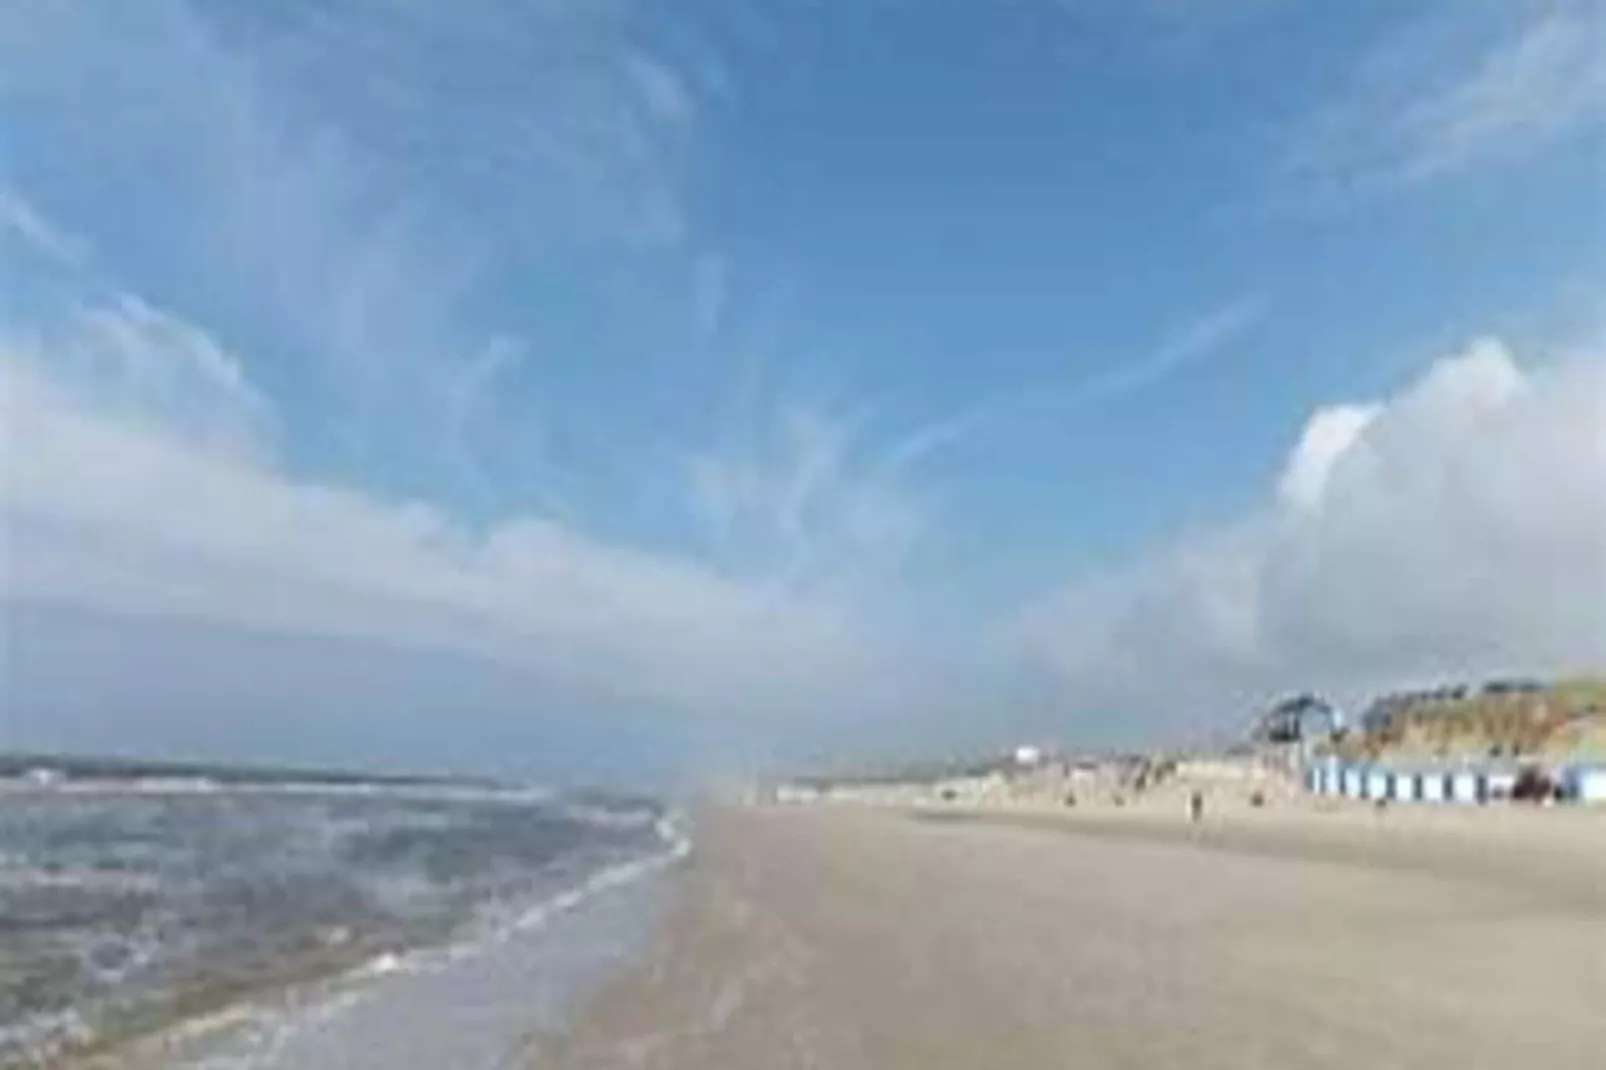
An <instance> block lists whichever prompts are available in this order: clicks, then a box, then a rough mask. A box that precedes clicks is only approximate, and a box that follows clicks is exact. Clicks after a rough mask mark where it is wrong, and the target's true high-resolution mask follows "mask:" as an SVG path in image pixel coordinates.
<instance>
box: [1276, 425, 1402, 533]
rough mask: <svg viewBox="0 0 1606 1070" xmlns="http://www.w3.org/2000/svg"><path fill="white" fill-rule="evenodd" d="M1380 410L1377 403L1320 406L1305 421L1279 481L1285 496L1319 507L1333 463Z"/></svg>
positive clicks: (1291, 501)
mask: <svg viewBox="0 0 1606 1070" xmlns="http://www.w3.org/2000/svg"><path fill="white" fill-rule="evenodd" d="M1377 414H1378V407H1377V406H1376V405H1333V406H1331V407H1329V408H1325V409H1319V410H1317V412H1316V414H1315V415H1314V416H1312V417H1311V418H1310V421H1309V422H1308V423H1307V424H1306V425H1305V431H1304V433H1303V434H1301V435H1300V437H1299V445H1297V446H1295V447H1294V452H1293V454H1292V456H1290V457H1289V458H1288V464H1287V465H1286V466H1284V468H1283V475H1282V479H1280V480H1279V481H1278V483H1277V490H1278V493H1279V494H1280V495H1281V497H1282V500H1283V501H1284V502H1287V503H1288V504H1289V505H1291V506H1294V507H1297V508H1302V509H1315V508H1318V507H1319V506H1320V505H1321V501H1322V495H1323V493H1325V492H1326V490H1327V477H1328V476H1329V475H1331V474H1332V471H1333V466H1334V465H1336V464H1337V463H1338V462H1339V461H1340V460H1341V459H1343V456H1344V454H1345V453H1347V452H1349V450H1350V448H1351V447H1352V446H1354V445H1355V442H1356V440H1357V439H1359V438H1360V436H1361V434H1362V432H1364V431H1365V430H1366V427H1367V425H1368V424H1370V423H1371V422H1372V421H1373V420H1374V419H1376V417H1377Z"/></svg>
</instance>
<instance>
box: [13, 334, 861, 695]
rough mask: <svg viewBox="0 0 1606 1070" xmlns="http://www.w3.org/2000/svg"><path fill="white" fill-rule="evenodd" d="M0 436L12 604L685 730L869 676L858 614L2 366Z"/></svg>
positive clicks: (42, 371) (19, 366) (34, 366)
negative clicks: (538, 680) (433, 666)
mask: <svg viewBox="0 0 1606 1070" xmlns="http://www.w3.org/2000/svg"><path fill="white" fill-rule="evenodd" d="M166 326H170V325H164V329H165V328H166ZM179 353H180V355H179V361H180V362H184V361H188V360H190V358H191V357H192V356H193V354H191V353H188V352H187V351H186V350H185V349H184V348H183V347H180V350H179ZM212 355H215V354H212ZM208 359H210V358H208ZM207 374H210V373H207ZM225 378H226V376H225ZM209 381H211V380H209ZM0 423H3V425H4V426H5V428H6V430H7V438H6V443H5V450H4V455H3V469H0V476H3V479H0V524H3V526H4V529H5V532H6V536H7V545H6V551H7V552H6V561H5V570H4V575H3V587H0V594H3V595H5V596H7V597H10V598H27V599H40V600H46V601H55V602H66V603H70V604H74V605H79V606H86V607H89V608H94V609H99V610H111V611H119V612H127V613H133V614H144V615H149V614H159V615H170V616H176V617H180V618H190V619H196V620H201V621H208V622H212V623H216V624H222V625H230V626H241V627H250V628H259V629H269V630H277V631H284V632H289V633H294V634H303V635H329V636H343V637H355V638H361V639H376V640H381V641H385V642H391V643H400V644H404V645H417V646H421V647H429V648H437V649H442V650H446V651H452V652H457V653H469V654H473V655H477V656H482V657H488V658H492V659H496V660H499V661H503V662H506V663H508V664H511V665H513V666H516V667H519V668H524V669H529V670H531V671H534V672H537V673H539V674H541V675H542V676H543V678H545V679H548V680H551V681H554V682H556V683H559V684H569V685H573V686H580V687H589V688H592V689H594V690H595V691H598V692H602V693H611V694H625V695H631V696H635V697H637V698H639V699H640V700H642V701H646V702H651V703H655V704H659V705H663V706H672V707H679V708H681V709H683V710H695V711H697V712H699V713H717V712H721V711H732V710H741V711H746V712H749V713H752V714H754V715H757V716H763V715H764V714H765V713H767V712H771V711H793V712H796V711H798V710H799V709H806V708H807V707H808V706H809V705H810V704H811V703H813V702H818V701H822V700H823V699H824V697H825V696H826V695H828V694H835V695H836V696H837V697H838V698H840V697H841V696H842V695H843V694H847V693H850V692H851V691H852V689H853V688H854V686H855V684H856V683H862V682H863V681H865V680H866V679H868V667H869V665H870V663H871V662H872V661H873V660H874V658H875V657H876V652H875V651H876V640H875V639H873V637H872V633H869V632H867V631H866V630H865V628H866V627H867V625H866V624H865V622H864V621H863V620H861V619H857V618H859V617H860V615H859V614H857V613H856V612H855V611H854V610H855V608H856V607H851V606H844V605H841V604H836V603H832V602H830V601H827V600H823V599H816V598H813V597H811V596H810V595H808V594H807V593H805V592H800V591H797V590H794V589H792V588H790V587H788V586H786V585H778V584H773V583H766V584H758V583H753V584H746V583H742V582H738V581H735V580H732V579H729V578H727V577H725V576H722V575H720V574H719V573H717V572H715V571H713V570H711V569H709V568H707V567H705V566H702V565H700V564H697V563H695V562H693V561H691V560H688V559H681V558H675V557H672V556H667V555H665V556H659V555H653V554H648V553H643V552H639V551H636V550H632V549H628V548H624V547H620V546H614V545H609V544H606V543H603V542H600V541H597V540H594V539H591V538H588V537H587V536H585V535H584V534H582V533H580V532H577V531H575V530H572V529H570V528H566V527H564V526H561V525H558V524H555V523H552V522H550V521H546V520H540V519H534V518H515V519H511V520H508V521H505V522H502V523H499V524H496V525H493V526H491V527H489V528H486V529H483V530H478V529H473V528H469V527H466V526H464V525H462V524H459V523H456V522H454V521H452V520H450V519H448V518H447V517H445V516H444V515H442V514H440V513H438V512H436V511H435V510H433V509H431V508H429V507H427V506H424V505H420V504H417V503H392V502H385V501H381V500H377V499H375V498H372V497H369V496H367V495H364V494H362V493H358V492H355V491H351V490H346V489H342V488H339V487H335V486H330V485H325V484H320V483H317V482H313V481H306V480H300V479H297V478H294V477H292V476H290V475H288V474H286V473H285V472H284V471H282V470H281V469H279V468H277V467H275V466H274V465H273V464H271V463H269V462H268V461H266V460H264V459H262V458H260V457H252V456H242V455H240V454H238V453H234V452H230V451H228V450H224V449H219V448H215V447H213V446H210V445H208V444H207V443H204V442H198V441H197V440H195V439H193V438H191V437H188V436H186V435H185V434H183V433H182V432H181V431H178V430H175V429H174V428H172V427H169V426H164V425H162V424H159V423H156V422H149V421H145V420H141V419H137V418H134V417H133V416H132V415H131V414H129V413H128V412H125V411H118V410H113V409H109V408H106V407H103V406H99V405H97V404H94V403H92V402H90V401H89V400H87V399H85V398H84V397H82V396H80V395H79V394H78V393H76V392H75V391H74V390H73V389H72V388H71V387H70V386H69V385H67V384H63V383H61V382H59V381H57V380H56V379H54V378H53V377H52V375H51V373H50V371H49V369H48V368H46V367H42V366H41V365H40V364H39V363H38V362H36V361H32V360H28V359H20V358H18V357H17V356H15V355H12V354H8V355H7V356H6V358H5V359H4V360H3V362H0ZM837 688H841V689H843V690H842V691H835V690H833V689H837Z"/></svg>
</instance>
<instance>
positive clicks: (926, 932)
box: [530, 806, 1606, 1070]
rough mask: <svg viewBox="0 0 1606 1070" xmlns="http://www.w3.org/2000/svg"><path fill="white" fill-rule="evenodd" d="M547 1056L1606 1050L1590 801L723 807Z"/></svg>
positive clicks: (1251, 1059) (1310, 1061)
mask: <svg viewBox="0 0 1606 1070" xmlns="http://www.w3.org/2000/svg"><path fill="white" fill-rule="evenodd" d="M671 897H672V898H671V900H670V902H669V904H668V905H667V906H666V907H665V913H664V916H663V918H662V920H661V924H660V926H659V931H658V933H657V936H656V939H655V941H654V943H653V946H652V950H651V952H650V954H649V955H648V956H647V957H646V958H645V959H644V960H643V961H642V962H641V963H640V964H639V965H638V966H636V967H635V968H633V969H632V970H631V971H629V972H626V973H625V974H623V975H622V976H620V977H618V978H617V979H616V980H615V981H614V982H612V983H610V984H609V985H608V986H607V987H606V988H604V989H603V990H602V991H600V992H599V993H598V994H597V995H596V996H595V997H594V998H593V999H591V1000H590V1001H589V1002H587V1003H585V1004H584V1005H582V1006H581V1007H580V1008H578V1010H577V1012H576V1014H575V1015H574V1017H573V1019H572V1022H571V1027H570V1028H569V1030H568V1031H567V1032H566V1033H565V1034H564V1035H562V1036H546V1037H541V1038H539V1039H538V1040H537V1041H536V1042H535V1043H534V1045H533V1048H532V1051H531V1055H530V1065H531V1066H532V1067H539V1068H567V1070H591V1068H609V1070H622V1068H641V1070H786V1068H793V1067H797V1068H802V1067H809V1068H826V1070H872V1068H874V1070H898V1068H910V1070H916V1068H918V1070H960V1068H976V1070H983V1068H988V1070H1008V1068H1012V1067H1020V1068H1028V1067H1029V1068H1033V1070H1036V1068H1046V1067H1092V1068H1105V1067H1111V1068H1117V1067H1132V1068H1141V1067H1181V1066H1187V1067H1220V1068H1223V1070H1226V1068H1234V1070H1240V1068H1245V1067H1267V1068H1280V1070H1286V1068H1300V1067H1330V1066H1331V1067H1337V1066H1367V1067H1402V1068H1403V1067H1411V1068H1435V1067H1456V1068H1460V1070H1465V1068H1468V1067H1510V1066H1513V1065H1532V1064H1534V1063H1535V1062H1536V1061H1538V1062H1542V1063H1543V1064H1544V1065H1551V1066H1558V1067H1583V1066H1596V1065H1603V1064H1606V1016H1603V1008H1606V820H1603V815H1600V814H1590V813H1569V814H1560V813H1515V812H1512V813H1506V812H1501V813H1493V812H1488V811H1485V812H1481V813H1478V814H1475V815H1473V814H1461V813H1449V812H1443V811H1435V812H1428V811H1425V810H1418V811H1413V812H1410V813H1406V812H1396V813H1389V814H1387V815H1379V814H1376V813H1372V812H1369V811H1367V810H1365V809H1362V808H1352V809H1347V810H1340V811H1336V812H1325V813H1324V812H1318V811H1315V810H1312V809H1309V808H1296V809H1290V810H1287V811H1283V812H1270V813H1259V812H1257V813H1255V814H1250V813H1248V812H1244V813H1241V814H1239V813H1234V814H1212V815H1210V817H1209V818H1208V819H1207V820H1206V822H1204V823H1203V824H1202V825H1201V826H1197V827H1195V826H1190V825H1188V824H1187V823H1186V822H1185V821H1183V820H1181V818H1180V816H1178V815H1171V814H1163V813H1114V812H1104V813H1092V812H1088V813H1076V814H1053V813H1040V814H1033V813H1012V812H995V813H953V812H950V813H928V814H923V815H921V814H911V813H908V812H906V811H901V810H896V809H892V808H873V807H854V806H818V807H794V808H786V807H758V808H748V809H743V808H721V809H713V810H709V811H707V812H705V813H704V814H703V815H702V816H701V819H700V821H699V824H698V829H697V849H696V851H695V852H694V854H693V856H692V858H691V859H690V860H689V861H688V862H687V863H686V864H685V865H684V867H683V868H682V869H681V870H680V871H679V872H678V874H677V875H676V876H675V877H674V886H673V888H672V889H671Z"/></svg>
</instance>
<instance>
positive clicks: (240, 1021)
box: [19, 814, 691, 1070]
mask: <svg viewBox="0 0 1606 1070" xmlns="http://www.w3.org/2000/svg"><path fill="white" fill-rule="evenodd" d="M655 829H656V831H657V833H658V835H659V838H660V842H661V849H659V850H656V851H653V852H651V853H647V854H644V855H642V856H640V857H636V858H632V859H628V860H625V861H621V862H616V863H614V864H612V865H609V866H606V867H604V868H602V869H599V870H597V871H596V872H594V873H591V874H589V875H588V876H586V877H585V878H584V879H582V880H580V881H577V882H576V883H575V884H573V885H571V886H568V887H565V888H560V889H557V890H554V891H552V892H550V893H549V894H546V895H543V896H541V897H540V898H539V899H537V900H534V901H532V902H531V903H529V904H527V905H526V906H525V907H524V908H522V909H521V910H520V911H519V912H518V913H517V914H516V915H515V916H513V917H512V918H511V919H509V920H507V921H505V922H503V923H502V924H500V925H497V926H495V927H494V928H478V929H477V928H476V927H475V926H474V925H470V926H469V927H468V928H467V929H465V930H464V931H462V932H459V933H456V934H453V935H449V936H446V937H445V938H443V939H438V940H432V941H424V942H420V943H417V944H413V945H411V946H408V947H406V948H401V949H397V948H389V949H383V950H382V949H380V948H378V947H373V948H367V949H355V948H343V949H337V950H341V951H342V952H344V953H343V954H341V955H340V956H338V957H329V956H324V957H312V958H310V959H308V960H303V961H299V962H287V963H286V964H285V967H284V969H283V970H282V972H281V973H280V974H279V975H278V976H276V977H275V978H273V979H270V980H269V981H268V982H266V983H260V984H252V985H248V986H247V985H241V986H238V987H231V988H210V989H208V988H202V989H199V990H197V991H196V992H194V993H192V994H189V995H187V996H185V997H184V998H182V999H180V1000H178V1001H176V1004H175V1006H176V1008H177V1009H176V1012H175V1013H173V1014H169V1015H165V1016H164V1017H163V1018H162V1019H161V1020H159V1021H157V1020H152V1021H148V1022H145V1023H141V1024H140V1025H139V1026H138V1027H137V1028H130V1029H127V1030H124V1031H122V1032H116V1031H114V1032H113V1033H110V1034H108V1035H106V1036H102V1037H97V1038H94V1039H93V1040H91V1041H90V1042H89V1043H88V1044H87V1045H85V1046H84V1047H81V1048H79V1049H77V1050H69V1051H64V1052H62V1053H61V1054H59V1055H56V1056H52V1057H50V1058H48V1059H46V1060H45V1061H44V1062H43V1063H22V1064H19V1070H23V1068H26V1067H30V1066H41V1067H51V1068H55V1070H114V1068H115V1070H173V1068H174V1067H175V1066H187V1065H190V1064H192V1063H194V1064H196V1065H212V1061H213V1060H216V1059H218V1058H223V1059H225V1060H228V1061H229V1065H237V1064H238V1065H245V1066H250V1067H252V1068H253V1070H254V1068H257V1067H262V1068H264V1070H269V1068H276V1067H278V1066H280V1065H281V1063H286V1062H288V1063H290V1064H294V1065H296V1066H298V1067H300V1066H305V1065H318V1066H322V1065H325V1064H326V1063H327V1065H328V1066H330V1067H331V1068H332V1070H333V1068H335V1067H339V1068H340V1070H345V1067H346V1066H347V1065H349V1063H350V1060H349V1058H347V1057H342V1056H339V1055H336V1056H333V1057H332V1061H330V1060H329V1059H328V1058H327V1057H325V1056H322V1055H314V1056H313V1059H314V1060H315V1062H313V1063H309V1062H307V1060H306V1059H305V1058H303V1057H300V1056H298V1055H285V1054H283V1053H282V1050H281V1049H283V1048H285V1047H286V1044H287V1042H290V1043H292V1044H293V1043H294V1041H295V1039H296V1038H297V1036H298V1035H299V1034H301V1033H303V1032H305V1031H306V1030H308V1029H315V1030H321V1031H324V1032H329V1031H330V1030H331V1029H335V1030H338V1028H339V1025H338V1023H339V1019H340V1018H341V1017H342V1016H344V1015H346V1014H348V1013H349V1012H350V1011H351V1010H352V1009H353V1008H357V1007H358V1006H360V1005H362V1004H364V1003H370V1002H374V1001H378V1002H379V1003H384V1002H385V1001H387V1000H390V999H394V998H396V996H395V993H394V992H393V991H390V990H391V989H393V988H394V987H395V986H397V985H405V984H407V983H408V982H409V981H410V980H411V981H412V982H413V983H415V984H418V983H423V982H427V981H434V982H436V983H440V982H443V981H445V980H446V979H447V975H448V974H449V972H450V971H452V970H453V969H454V968H457V967H459V966H461V965H464V964H472V963H473V962H475V961H476V960H483V959H487V958H491V957H494V956H497V955H500V954H507V953H510V952H511V951H512V949H513V945H515V944H528V945H534V944H537V943H539V944H543V945H545V944H562V943H563V941H564V937H565V936H566V935H567V934H566V933H565V932H562V931H560V930H563V929H565V926H563V925H562V924H554V923H559V922H562V921H565V920H571V919H575V918H577V917H579V916H582V915H584V914H586V912H587V910H588V909H590V910H593V911H595V910H598V909H601V910H603V911H604V912H606V910H607V909H608V906H609V904H607V903H606V902H605V901H606V900H608V899H610V898H619V897H622V896H627V895H629V893H630V891H631V890H632V889H635V888H641V889H643V891H642V892H641V895H642V897H643V898H644V900H649V901H650V898H651V896H652V895H653V893H654V891H656V890H655V889H650V888H649V887H648V886H650V885H651V884H653V882H654V879H655V878H657V877H658V876H659V875H660V874H661V873H662V872H664V871H665V870H668V869H672V868H673V867H674V866H675V865H676V864H678V863H679V862H680V861H681V860H682V859H684V858H685V856H686V854H687V853H688V852H689V851H690V849H691V846H690V840H689V839H688V838H687V837H686V834H685V833H684V831H683V830H682V821H681V820H680V819H679V818H678V817H677V816H676V815H670V814H666V815H664V816H662V817H660V818H659V819H658V820H657V822H656V823H655ZM630 909H633V908H625V912H626V913H629V911H630ZM641 909H642V910H652V909H654V908H653V907H652V906H651V904H650V902H648V903H647V905H646V906H643V907H641ZM649 922H650V919H649ZM584 924H585V923H584V922H583V921H578V922H576V927H577V928H581V927H583V926H584ZM648 927H650V924H649V926H648ZM625 939H626V942H628V939H629V938H628V937H626V938H625ZM583 942H584V937H583V935H582V936H581V937H580V943H583ZM604 950H606V951H607V954H606V955H604V957H605V958H608V959H609V962H608V963H605V964H601V965H599V963H596V962H590V961H588V955H587V951H588V949H587V948H584V947H580V946H577V945H576V946H566V947H565V950H564V951H563V953H562V954H560V955H557V956H555V957H557V958H560V959H565V958H566V959H567V960H569V961H568V962H567V965H568V966H570V967H571V968H573V970H574V972H575V974H576V975H575V976H574V977H557V976H542V977H541V983H542V984H543V985H545V986H546V987H549V988H550V989H552V993H551V997H552V998H551V1000H549V1002H552V1001H557V1000H563V1001H567V1000H568V999H570V998H572V997H573V996H575V995H579V994H583V992H584V991H585V989H586V988H587V987H590V986H591V985H594V984H595V983H597V981H598V980H599V978H596V977H587V976H584V974H585V973H586V972H587V971H598V970H600V972H601V973H602V975H603V976H606V975H607V972H608V971H607V969H604V968H602V967H603V966H607V967H617V966H619V965H620V964H621V962H622V961H628V960H629V950H630V949H629V948H628V947H625V946H623V945H621V946H620V947H615V948H612V949H604ZM519 954H521V955H522V957H523V958H524V959H526V960H531V959H533V958H542V957H544V956H541V955H537V954H536V953H535V950H534V949H533V948H532V947H531V946H526V947H524V948H522V951H521V952H519ZM518 1008H519V1011H520V1012H521V1013H522V1014H526V1015H527V1017H528V1018H529V1019H530V1023H531V1024H532V1025H533V1023H535V1022H536V1021H538V1020H539V1019H540V1018H541V1016H542V1014H543V1013H546V1014H551V1013H554V1011H553V1008H551V1007H547V1008H541V1007H536V1006H532V1005H530V1001H528V1000H525V999H524V998H523V997H519V1002H518ZM429 1009H430V1008H429V1007H427V1006H426V1007H424V1008H422V1010H423V1011H425V1012H426V1013H427V1012H428V1011H429ZM437 1009H443V1008H437ZM528 1031H529V1029H528V1028H526V1026H525V1025H519V1026H517V1027H510V1031H509V1032H508V1034H507V1035H506V1036H505V1037H504V1038H503V1040H504V1041H505V1044H506V1046H507V1047H508V1048H510V1049H511V1050H512V1051H513V1052H515V1053H516V1052H517V1051H518V1050H519V1049H520V1048H521V1047H522V1045H523V1040H522V1037H523V1036H524V1035H525V1034H526V1033H527V1032H528ZM175 1060H177V1061H176V1062H175ZM316 1060H323V1061H316ZM376 1065H385V1066H395V1067H398V1068H400V1067H402V1066H406V1065H416V1066H417V1070H438V1068H436V1067H435V1066H433V1065H432V1064H430V1063H427V1062H420V1063H417V1064H403V1063H397V1062H395V1061H394V1060H384V1061H382V1062H380V1063H377V1064H376ZM487 1065H490V1064H487ZM496 1065H501V1063H500V1062H498V1063H497V1064H496ZM465 1070H469V1068H465Z"/></svg>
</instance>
